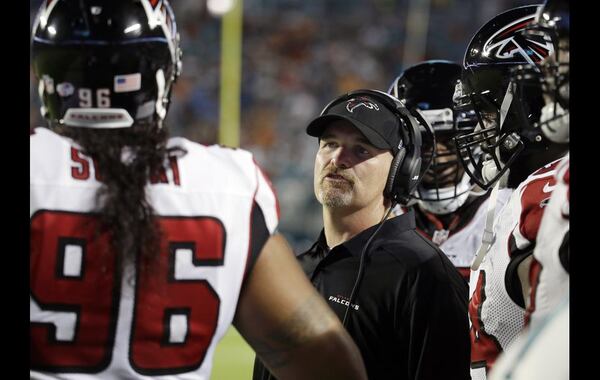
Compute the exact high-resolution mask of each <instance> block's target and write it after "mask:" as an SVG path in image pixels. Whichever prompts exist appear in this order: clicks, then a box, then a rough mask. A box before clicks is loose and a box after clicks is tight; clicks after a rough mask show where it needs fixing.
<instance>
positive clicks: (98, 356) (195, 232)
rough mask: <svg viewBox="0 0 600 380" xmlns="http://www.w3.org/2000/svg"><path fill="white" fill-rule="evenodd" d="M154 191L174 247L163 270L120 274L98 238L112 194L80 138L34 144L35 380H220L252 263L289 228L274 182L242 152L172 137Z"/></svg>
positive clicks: (164, 251) (166, 238)
mask: <svg viewBox="0 0 600 380" xmlns="http://www.w3.org/2000/svg"><path fill="white" fill-rule="evenodd" d="M175 146H177V147H181V148H183V149H185V150H186V151H187V154H181V155H178V156H173V157H170V158H169V160H168V163H166V165H165V170H164V171H163V172H161V173H160V175H158V176H157V177H156V178H153V180H152V183H151V184H148V185H147V187H146V190H147V194H148V199H149V200H150V202H151V204H152V206H153V207H154V210H155V212H156V214H157V216H158V221H159V225H160V227H161V231H162V234H163V235H162V236H163V242H162V247H161V250H160V251H161V252H160V258H159V265H158V266H155V267H153V269H154V271H149V270H136V269H135V268H131V267H127V268H126V271H125V273H124V276H123V278H122V279H121V278H117V276H116V275H115V273H114V272H115V267H116V266H115V262H114V260H106V256H105V255H104V254H105V252H106V251H107V250H108V248H109V247H110V245H109V242H108V237H107V234H102V235H100V236H96V235H95V231H96V226H97V225H98V220H97V218H96V214H95V211H96V210H95V209H94V204H95V194H96V190H97V189H98V188H99V186H100V185H101V182H99V181H98V178H100V179H101V178H102V176H101V173H98V172H96V168H95V165H94V162H93V160H91V159H90V158H89V157H86V156H85V155H84V154H82V153H81V150H80V149H79V147H78V146H77V144H75V143H74V142H73V141H72V140H70V139H67V138H64V137H62V136H59V135H57V134H56V133H54V132H52V131H50V130H48V129H45V128H37V129H35V130H34V131H33V134H32V136H31V138H30V149H31V150H30V152H31V153H30V165H31V166H30V223H31V226H30V243H31V251H30V347H31V355H30V365H31V367H30V368H31V370H30V376H31V378H32V379H71V380H84V379H164V380H167V379H171V380H181V379H189V380H201V379H209V377H210V373H211V367H212V358H213V354H214V350H215V347H216V345H217V343H218V342H219V340H220V339H221V338H222V337H223V335H224V333H225V332H226V330H227V328H228V327H229V326H230V324H231V322H232V320H233V317H234V313H235V311H236V307H237V302H238V297H239V293H240V289H241V287H242V283H243V280H244V278H245V276H246V275H247V272H248V267H249V265H252V263H251V260H252V258H251V256H255V254H256V252H259V251H260V248H261V247H262V245H264V242H265V241H266V239H267V238H268V237H269V236H270V235H271V234H273V233H274V231H275V229H276V227H277V224H278V220H279V214H278V205H277V200H276V196H275V194H274V192H273V190H272V188H271V187H270V182H269V181H268V179H267V178H266V177H265V176H264V174H263V173H262V172H261V170H260V169H259V168H258V166H257V165H256V163H255V162H254V160H253V158H252V155H251V153H249V152H247V151H244V150H241V149H229V148H223V147H219V146H208V147H207V146H202V145H200V144H196V143H193V142H191V141H189V140H186V139H183V138H172V139H170V140H169V142H168V147H175Z"/></svg>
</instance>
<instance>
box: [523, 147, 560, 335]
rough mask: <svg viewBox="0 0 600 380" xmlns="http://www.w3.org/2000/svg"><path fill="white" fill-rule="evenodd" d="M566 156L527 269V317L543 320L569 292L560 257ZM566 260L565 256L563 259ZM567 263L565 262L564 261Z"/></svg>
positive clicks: (558, 168)
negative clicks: (528, 280)
mask: <svg viewBox="0 0 600 380" xmlns="http://www.w3.org/2000/svg"><path fill="white" fill-rule="evenodd" d="M568 234H569V156H568V154H567V156H565V158H564V159H563V160H562V161H561V163H560V165H559V166H558V167H557V169H556V187H555V188H554V190H553V191H552V196H551V197H550V202H548V206H546V209H545V210H544V216H543V217H542V223H541V225H540V231H539V232H538V241H537V244H536V246H535V249H534V251H533V258H534V261H533V262H532V264H531V269H530V283H531V296H530V304H529V306H528V308H527V318H528V319H529V321H530V323H531V324H532V325H535V324H537V323H539V321H540V320H543V319H544V318H545V317H546V316H547V315H548V314H549V313H550V312H551V311H552V310H554V309H555V308H556V306H557V305H558V303H559V302H560V301H561V300H562V299H564V298H565V297H566V296H567V295H568V293H569V273H568V272H567V269H565V263H563V262H562V261H561V257H563V258H564V257H565V256H566V255H568V254H566V255H565V252H568V249H569V235H568ZM567 260H568V259H567ZM567 265H568V264H567Z"/></svg>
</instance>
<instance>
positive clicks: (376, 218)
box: [323, 204, 386, 248]
mask: <svg viewBox="0 0 600 380" xmlns="http://www.w3.org/2000/svg"><path fill="white" fill-rule="evenodd" d="M385 211H386V209H385V207H384V205H383V204H381V205H378V206H372V207H364V208H362V209H359V210H349V209H344V208H335V209H331V208H328V207H323V228H324V230H325V237H326V239H327V246H328V247H329V248H333V247H335V246H337V245H340V244H342V243H344V242H346V241H348V240H350V239H352V238H353V237H354V236H356V235H358V234H359V233H360V232H362V231H364V230H366V229H367V228H369V227H372V226H374V225H376V224H377V223H379V222H380V221H381V219H382V218H383V216H384V214H385Z"/></svg>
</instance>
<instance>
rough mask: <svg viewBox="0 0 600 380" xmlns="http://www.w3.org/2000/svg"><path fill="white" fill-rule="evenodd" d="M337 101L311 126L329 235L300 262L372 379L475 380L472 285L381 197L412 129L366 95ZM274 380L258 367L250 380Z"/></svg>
mask: <svg viewBox="0 0 600 380" xmlns="http://www.w3.org/2000/svg"><path fill="white" fill-rule="evenodd" d="M384 95H385V94H384ZM338 100H339V101H338V102H337V103H336V101H334V102H332V105H330V106H328V107H326V109H325V111H324V112H323V114H322V115H321V116H320V117H318V118H316V119H315V120H313V121H312V122H311V123H310V124H309V125H308V127H307V133H308V134H309V135H311V136H315V137H318V139H319V150H318V152H317V155H316V160H315V171H314V191H315V196H316V198H317V200H318V201H319V202H320V203H321V204H322V205H323V224H324V228H323V231H322V232H321V234H320V236H319V238H318V240H317V241H316V242H315V244H313V246H312V247H311V248H310V249H309V250H308V251H307V252H305V253H303V254H301V255H300V256H298V259H299V261H300V263H301V265H302V267H303V269H304V271H305V272H306V274H307V275H308V276H309V278H310V279H311V281H312V283H313V285H314V286H315V287H316V288H317V289H318V290H319V292H320V293H321V294H322V295H323V297H324V298H325V299H326V300H327V302H328V304H329V305H330V306H331V308H332V309H333V310H334V312H335V313H336V314H337V315H338V317H339V318H340V319H341V320H342V321H343V322H344V325H345V327H346V329H348V331H349V332H350V334H351V335H352V337H353V338H354V340H355V342H356V344H357V346H358V347H359V349H360V351H361V354H362V356H363V359H364V362H365V366H366V368H367V372H368V375H369V379H411V380H412V379H469V353H470V346H469V331H468V330H469V325H468V319H467V298H468V295H467V285H466V283H465V281H464V280H463V279H462V278H461V276H460V274H459V273H458V271H457V270H456V269H455V267H454V266H453V265H452V263H451V262H450V261H449V260H448V258H447V257H446V256H445V255H444V254H443V253H442V252H441V251H440V250H439V249H438V248H437V247H435V246H434V245H433V244H432V243H431V242H429V241H428V240H427V239H425V238H423V237H422V236H421V235H419V234H418V233H417V232H416V231H415V219H414V212H413V211H409V212H407V213H405V214H402V215H399V216H393V215H392V217H390V212H389V211H390V209H391V208H392V206H393V202H392V201H391V200H390V199H389V198H388V197H386V196H384V193H385V191H384V189H385V188H386V183H387V178H388V174H389V172H390V166H391V164H392V161H393V160H394V156H395V155H396V154H397V153H398V152H399V150H400V149H402V147H403V145H404V144H405V142H404V141H403V138H402V136H405V135H406V134H405V133H403V131H402V130H401V128H406V124H405V121H404V120H402V119H401V118H400V117H399V116H398V115H397V114H396V113H394V112H392V110H391V109H390V106H389V105H388V104H386V102H383V101H382V100H383V99H381V98H380V96H370V95H369V93H368V92H366V93H365V94H364V95H357V96H351V97H344V96H343V97H340V98H338ZM384 221H385V223H384ZM363 261H364V262H363ZM359 273H361V274H359ZM272 378H273V377H272V376H271V375H270V374H269V373H268V371H267V370H266V369H265V367H264V366H262V364H261V363H260V362H259V361H258V360H257V361H256V363H255V367H254V377H253V379H254V380H257V379H262V380H266V379H272Z"/></svg>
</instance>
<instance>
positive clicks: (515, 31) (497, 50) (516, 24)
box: [482, 14, 554, 64]
mask: <svg viewBox="0 0 600 380" xmlns="http://www.w3.org/2000/svg"><path fill="white" fill-rule="evenodd" d="M534 18H535V14H531V15H528V16H526V17H523V18H520V19H518V20H516V21H513V22H512V23H510V24H508V25H506V26H505V27H503V28H502V29H500V30H498V31H497V32H496V33H494V34H493V35H492V36H491V37H490V38H489V39H488V40H487V41H486V42H485V44H484V45H483V52H482V54H483V55H484V56H486V57H488V58H490V59H496V60H500V61H508V62H507V63H509V62H514V63H521V62H523V63H524V62H527V63H530V64H535V63H539V62H540V61H541V60H543V59H544V58H546V57H547V56H548V55H550V54H552V53H553V52H554V46H553V45H552V42H551V41H546V40H544V39H543V37H541V36H532V35H527V36H525V35H524V34H523V33H522V32H523V30H524V29H525V28H526V27H527V25H528V24H529V23H530V22H532V21H533V19H534Z"/></svg>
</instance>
